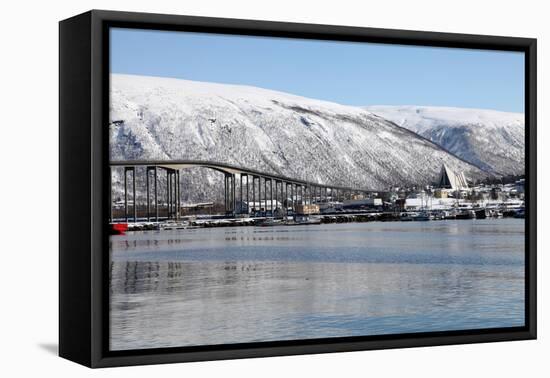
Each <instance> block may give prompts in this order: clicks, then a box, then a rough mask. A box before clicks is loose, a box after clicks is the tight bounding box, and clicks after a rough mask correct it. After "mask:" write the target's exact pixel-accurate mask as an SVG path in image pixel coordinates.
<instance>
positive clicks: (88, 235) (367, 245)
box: [59, 11, 536, 367]
mask: <svg viewBox="0 0 550 378" xmlns="http://www.w3.org/2000/svg"><path fill="white" fill-rule="evenodd" d="M59 69H60V278H59V279H60V293H59V294H60V335H59V340H60V355H61V356H62V357H65V358H68V359H70V360H73V361H76V362H78V363H81V364H84V365H87V366H90V367H106V366H116V365H135V364H152V363H165V362H181V361H199V360H213V359H229V358H243V357H261V356H275V355H290V354H305V353H324V352H338V351H352V350H367V349H381V348H399V347H413V346H427V345H444V344H455V343H474V342H489V341H505V340H523V339H532V338H535V337H536V246H535V242H536V193H535V188H536V177H535V171H536V166H535V156H536V154H535V148H536V143H535V142H536V139H535V138H536V98H535V93H536V40H534V39H526V38H513V37H496V36H480V35H463V34H445V33H432V32H414V31H402V30H383V29H370V28H354V27H341V26H327V25H307V24H293V23H277V22H265V21H248V20H234V19H217V18H201V17H187V16H172V15H158V14H142V13H124V12H111V11H90V12H87V13H85V14H82V15H79V16H75V17H73V18H70V19H67V20H64V21H62V22H61V23H60V68H59Z"/></svg>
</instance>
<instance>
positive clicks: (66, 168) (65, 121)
mask: <svg viewBox="0 0 550 378" xmlns="http://www.w3.org/2000/svg"><path fill="white" fill-rule="evenodd" d="M114 26H116V27H125V28H140V29H155V30H172V31H177V30H179V31H194V32H206V33H222V34H238V35H242V34H244V35H254V36H278V37H289V38H296V37H298V38H306V39H319V40H337V41H357V42H377V43H387V44H401V45H420V46H441V47H455V48H471V49H486V50H504V51H521V52H524V53H525V117H526V119H525V127H526V133H525V137H526V141H525V145H526V197H525V203H526V214H527V215H526V219H525V222H526V235H525V243H526V245H525V251H526V260H525V261H526V265H525V269H526V271H525V285H526V286H525V289H526V302H525V303H526V309H525V311H526V316H525V319H526V325H525V327H517V328H501V329H485V330H475V331H469V330H465V331H446V332H426V333H414V334H399V335H384V336H364V337H343V338H330V339H315V340H296V341H276V342H262V343H247V344H231V345H222V346H201V347H181V348H163V349H148V350H132V351H114V352H113V351H109V350H108V348H107V345H108V326H109V324H108V323H109V317H108V310H109V304H108V289H109V287H108V282H107V281H108V280H107V279H106V277H108V274H109V272H108V269H107V264H106V258H108V252H107V251H108V244H107V242H108V230H107V222H106V219H108V215H107V213H108V201H107V200H106V199H107V198H108V190H109V188H108V185H107V182H108V172H109V171H108V132H107V128H106V127H104V125H107V124H108V117H109V115H108V109H109V93H108V90H109V68H108V67H109V61H108V59H109V38H108V29H109V28H110V27H114ZM536 54H537V53H536V39H530V38H513V37H497V36H485V35H469V34H449V33H434V32H419V31H406V30H386V29H375V28H359V27H347V26H346V27H344V26H329V25H312V24H297V23H282V22H267V21H251V20H237V19H225V18H205V17H190V16H175V15H162V14H145V13H128V12H114V11H103V10H92V11H89V12H86V13H84V14H81V15H78V16H75V17H72V18H69V19H67V20H64V21H61V22H60V24H59V93H60V94H59V172H60V174H59V187H60V189H59V219H60V221H59V222H60V223H59V354H60V356H61V357H64V358H67V359H69V360H72V361H75V362H77V363H80V364H83V365H86V366H89V367H108V366H119V365H139V364H157V363H169V362H186V361H202V360H218V359H234V358H249V357H266V356H280V355H297V354H309V353H328V352H344V351H357V350H369V349H385V348H406V347H418V346H434V345H447V344H465V343H481V342H495V341H507V340H525V339H535V338H536V334H537V332H536V329H537V314H536V313H537V311H536V309H537V297H536V293H537V292H536V281H537V279H536V110H537V108H536V84H537V83H536V62H537V55H536Z"/></svg>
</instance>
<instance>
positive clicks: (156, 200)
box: [155, 166, 159, 222]
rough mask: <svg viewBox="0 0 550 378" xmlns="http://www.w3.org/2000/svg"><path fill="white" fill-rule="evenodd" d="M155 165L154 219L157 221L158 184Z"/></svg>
mask: <svg viewBox="0 0 550 378" xmlns="http://www.w3.org/2000/svg"><path fill="white" fill-rule="evenodd" d="M157 170H158V169H157V167H156V166H155V220H156V221H157V222H158V221H159V192H158V186H157V180H158V177H157Z"/></svg>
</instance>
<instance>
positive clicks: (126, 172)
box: [124, 167, 128, 223]
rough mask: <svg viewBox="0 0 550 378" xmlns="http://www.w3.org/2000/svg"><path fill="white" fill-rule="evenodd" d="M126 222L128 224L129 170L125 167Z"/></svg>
mask: <svg viewBox="0 0 550 378" xmlns="http://www.w3.org/2000/svg"><path fill="white" fill-rule="evenodd" d="M124 220H125V221H126V223H128V168H126V167H124Z"/></svg>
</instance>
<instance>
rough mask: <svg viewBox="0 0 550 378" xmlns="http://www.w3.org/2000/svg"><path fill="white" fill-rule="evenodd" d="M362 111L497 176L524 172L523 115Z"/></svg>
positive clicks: (418, 109)
mask: <svg viewBox="0 0 550 378" xmlns="http://www.w3.org/2000/svg"><path fill="white" fill-rule="evenodd" d="M365 109H367V110H368V111H371V112H373V113H375V114H377V115H379V116H380V117H382V118H385V119H388V120H390V121H392V122H395V123H396V124H397V125H399V126H402V127H405V128H407V129H409V130H411V131H414V132H415V133H418V134H419V135H422V136H423V137H426V138H428V139H429V140H431V141H433V142H435V143H437V144H438V145H440V146H442V147H443V148H445V149H447V150H448V151H450V152H452V153H454V154H456V155H457V156H460V157H461V158H463V159H464V160H466V161H468V162H470V163H472V164H475V165H477V166H478V167H481V168H483V169H485V170H488V171H490V172H492V173H494V174H496V175H522V174H524V173H525V119H524V115H523V114H522V113H506V112H499V111H494V110H483V109H466V108H446V107H426V106H367V107H365Z"/></svg>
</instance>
